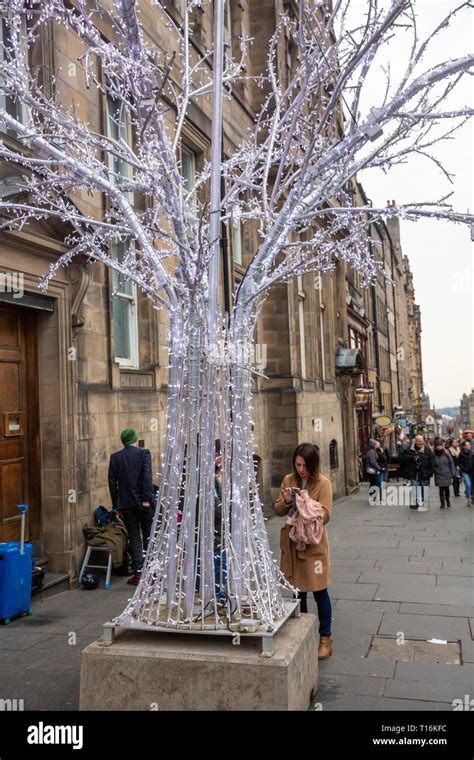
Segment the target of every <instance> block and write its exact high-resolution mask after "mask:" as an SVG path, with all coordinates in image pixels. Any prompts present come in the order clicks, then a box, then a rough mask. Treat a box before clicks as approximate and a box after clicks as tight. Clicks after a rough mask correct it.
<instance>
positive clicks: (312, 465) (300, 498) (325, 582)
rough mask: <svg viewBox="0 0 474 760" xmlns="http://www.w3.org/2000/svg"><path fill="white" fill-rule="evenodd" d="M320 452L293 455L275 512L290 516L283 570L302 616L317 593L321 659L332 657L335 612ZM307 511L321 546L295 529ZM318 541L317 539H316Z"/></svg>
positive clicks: (309, 448) (327, 492)
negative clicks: (310, 596)
mask: <svg viewBox="0 0 474 760" xmlns="http://www.w3.org/2000/svg"><path fill="white" fill-rule="evenodd" d="M319 464H320V457H319V448H318V447H317V446H315V445H314V444H312V443H302V444H300V446H298V447H297V448H296V450H295V452H294V454H293V472H291V473H289V474H288V475H285V477H284V479H283V483H282V485H281V489H280V495H279V496H278V498H277V500H276V501H275V504H274V510H275V512H276V514H277V515H280V517H282V516H284V515H288V520H289V521H287V524H286V525H284V526H283V528H282V529H281V535H280V548H281V569H282V571H283V573H284V574H285V576H286V578H287V579H288V580H289V581H290V583H291V584H292V585H293V586H295V587H296V588H297V589H298V598H299V599H300V609H301V612H307V611H308V603H307V595H308V591H310V592H312V593H313V596H314V600H315V602H316V605H317V608H318V617H319V634H320V642H319V649H318V658H319V659H320V660H325V659H327V658H328V657H329V656H330V655H331V654H332V633H331V622H332V608H331V599H330V596H329V592H328V586H329V585H330V583H331V565H330V561H329V541H328V534H327V531H326V527H325V525H326V523H327V522H329V519H330V517H331V510H332V486H331V481H330V480H329V479H328V478H326V477H325V476H324V475H322V474H321V473H320V470H319ZM303 510H307V512H311V510H312V511H313V512H312V514H314V515H316V516H315V518H314V521H313V523H312V524H310V532H311V531H313V533H315V534H318V538H319V541H318V542H317V543H303V544H302V543H301V542H300V541H301V536H295V531H293V528H294V527H296V526H295V525H294V523H295V521H296V520H297V519H298V517H301V516H302V513H303ZM316 540H317V539H316Z"/></svg>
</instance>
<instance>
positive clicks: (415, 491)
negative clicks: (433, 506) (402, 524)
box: [402, 435, 434, 512]
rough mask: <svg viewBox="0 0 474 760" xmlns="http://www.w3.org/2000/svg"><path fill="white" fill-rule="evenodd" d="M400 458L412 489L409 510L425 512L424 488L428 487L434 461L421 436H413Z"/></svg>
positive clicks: (426, 508)
mask: <svg viewBox="0 0 474 760" xmlns="http://www.w3.org/2000/svg"><path fill="white" fill-rule="evenodd" d="M402 458H403V466H404V472H405V474H406V477H407V478H408V479H409V480H410V483H411V487H412V504H411V505H410V508H411V509H418V511H419V512H427V510H428V507H427V506H426V504H425V488H426V487H427V486H429V484H430V478H431V476H432V475H433V462H434V459H433V454H432V451H431V449H430V448H429V446H428V445H426V444H425V441H424V438H423V436H422V435H417V436H415V439H414V441H413V443H412V445H411V447H410V448H409V449H408V450H407V451H405V452H404V453H403V454H402Z"/></svg>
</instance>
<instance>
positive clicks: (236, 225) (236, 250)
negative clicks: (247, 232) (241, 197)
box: [231, 219, 244, 266]
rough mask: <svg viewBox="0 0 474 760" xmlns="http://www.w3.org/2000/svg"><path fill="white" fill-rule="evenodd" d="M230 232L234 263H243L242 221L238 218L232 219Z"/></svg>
mask: <svg viewBox="0 0 474 760" xmlns="http://www.w3.org/2000/svg"><path fill="white" fill-rule="evenodd" d="M231 234H232V259H233V261H234V264H240V266H242V265H243V263H244V260H243V252H242V249H243V246H242V223H241V221H240V219H233V220H232V223H231Z"/></svg>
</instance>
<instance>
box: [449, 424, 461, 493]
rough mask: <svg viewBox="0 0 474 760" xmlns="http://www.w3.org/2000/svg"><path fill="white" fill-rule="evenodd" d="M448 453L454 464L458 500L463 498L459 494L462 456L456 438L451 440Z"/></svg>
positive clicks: (455, 489)
mask: <svg viewBox="0 0 474 760" xmlns="http://www.w3.org/2000/svg"><path fill="white" fill-rule="evenodd" d="M448 451H449V453H450V454H451V457H452V460H453V464H454V477H453V491H454V497H455V498H457V497H458V496H461V494H460V493H459V487H460V485H461V480H462V477H461V470H460V468H459V456H460V454H461V449H460V448H459V442H458V441H457V440H456V439H455V438H453V439H452V440H451V445H450V447H449V449H448Z"/></svg>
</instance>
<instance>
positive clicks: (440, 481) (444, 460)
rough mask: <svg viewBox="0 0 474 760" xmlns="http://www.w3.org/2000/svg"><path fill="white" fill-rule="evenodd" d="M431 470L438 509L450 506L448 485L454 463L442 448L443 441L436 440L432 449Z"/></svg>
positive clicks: (452, 474)
mask: <svg viewBox="0 0 474 760" xmlns="http://www.w3.org/2000/svg"><path fill="white" fill-rule="evenodd" d="M433 472H434V477H435V486H438V488H439V500H440V509H444V507H445V505H446V507H450V506H451V502H450V500H449V486H450V485H451V482H452V479H453V478H454V464H453V459H452V457H451V454H450V453H449V452H448V451H446V449H445V448H444V443H443V441H438V443H437V444H436V446H435V450H434V460H433Z"/></svg>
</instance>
